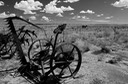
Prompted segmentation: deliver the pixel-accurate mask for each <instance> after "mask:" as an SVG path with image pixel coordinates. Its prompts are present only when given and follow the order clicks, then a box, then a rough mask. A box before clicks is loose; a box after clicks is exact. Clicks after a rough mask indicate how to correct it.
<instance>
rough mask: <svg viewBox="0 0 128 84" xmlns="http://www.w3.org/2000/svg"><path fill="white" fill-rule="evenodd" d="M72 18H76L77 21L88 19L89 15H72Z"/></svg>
mask: <svg viewBox="0 0 128 84" xmlns="http://www.w3.org/2000/svg"><path fill="white" fill-rule="evenodd" d="M72 19H75V20H78V21H90V19H89V17H86V16H79V15H76V16H73V17H72Z"/></svg>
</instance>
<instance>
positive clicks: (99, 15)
mask: <svg viewBox="0 0 128 84" xmlns="http://www.w3.org/2000/svg"><path fill="white" fill-rule="evenodd" d="M103 15H104V14H99V15H96V16H97V17H101V16H103Z"/></svg>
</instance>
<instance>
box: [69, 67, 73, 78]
mask: <svg viewBox="0 0 128 84" xmlns="http://www.w3.org/2000/svg"><path fill="white" fill-rule="evenodd" d="M68 69H69V71H70V73H71V76H72V75H73V73H72V70H71V68H70V67H69V65H68Z"/></svg>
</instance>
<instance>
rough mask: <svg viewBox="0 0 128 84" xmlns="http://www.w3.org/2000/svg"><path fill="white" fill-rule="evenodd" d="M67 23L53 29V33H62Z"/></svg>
mask: <svg viewBox="0 0 128 84" xmlns="http://www.w3.org/2000/svg"><path fill="white" fill-rule="evenodd" d="M66 25H67V24H61V25H59V26H58V27H57V28H56V29H55V30H54V31H53V33H54V34H57V33H59V34H61V33H62V31H63V30H64V29H65V27H66Z"/></svg>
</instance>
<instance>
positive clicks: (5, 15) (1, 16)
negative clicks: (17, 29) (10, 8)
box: [0, 12, 16, 18]
mask: <svg viewBox="0 0 128 84" xmlns="http://www.w3.org/2000/svg"><path fill="white" fill-rule="evenodd" d="M13 16H16V14H14V13H11V14H6V13H5V12H3V13H1V14H0V18H7V17H13Z"/></svg>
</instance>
